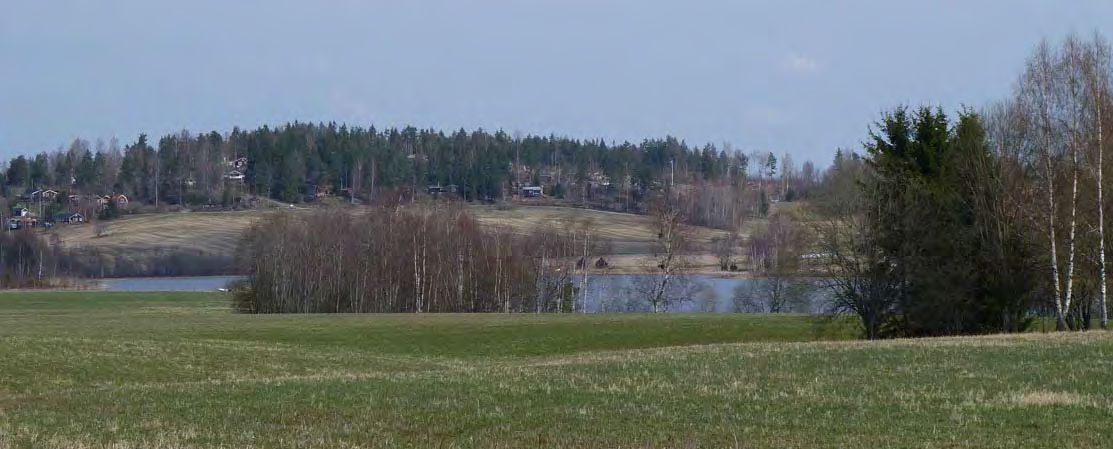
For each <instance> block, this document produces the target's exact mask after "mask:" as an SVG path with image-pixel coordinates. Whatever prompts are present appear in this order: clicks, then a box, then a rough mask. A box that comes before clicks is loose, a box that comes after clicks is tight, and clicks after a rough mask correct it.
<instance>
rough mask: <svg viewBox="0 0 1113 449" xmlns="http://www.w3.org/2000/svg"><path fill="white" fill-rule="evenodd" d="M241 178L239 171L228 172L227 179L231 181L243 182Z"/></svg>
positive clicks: (241, 173)
mask: <svg viewBox="0 0 1113 449" xmlns="http://www.w3.org/2000/svg"><path fill="white" fill-rule="evenodd" d="M243 178H244V176H243V172H241V171H239V170H232V171H230V172H228V179H231V180H233V181H243Z"/></svg>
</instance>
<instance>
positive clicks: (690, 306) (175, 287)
mask: <svg viewBox="0 0 1113 449" xmlns="http://www.w3.org/2000/svg"><path fill="white" fill-rule="evenodd" d="M640 278H641V276H638V275H608V276H588V288H587V296H588V298H587V303H588V307H587V309H588V311H589V312H593V313H607V312H628V311H637V310H638V306H637V305H636V304H635V303H636V302H637V301H631V300H632V299H635V298H636V297H637V296H638V293H637V290H638V289H637V287H636V285H637V283H638V281H639V279H640ZM240 279H243V278H242V277H240V276H205V277H181V278H126V279H103V280H101V281H100V284H101V285H103V286H104V287H105V288H106V289H108V290H110V291H130V292H156V291H175V292H183V291H186V292H215V291H218V290H220V289H222V288H225V287H226V286H227V285H228V283H229V282H232V281H236V280H240ZM685 280H686V281H687V282H686V284H687V286H688V287H687V288H686V290H687V291H688V292H689V294H690V296H691V297H692V300H691V301H688V302H686V303H683V304H680V305H679V306H677V307H674V310H673V311H675V312H719V313H729V312H734V311H735V310H736V306H735V303H734V301H733V299H732V298H733V297H734V295H735V290H736V289H746V288H749V287H752V285H753V282H754V280H752V279H734V278H717V277H712V276H695V275H693V276H686V277H685ZM576 285H579V279H578V278H577V279H576ZM823 296H824V292H823V291H821V290H819V291H816V293H814V294H813V295H812V298H811V300H810V301H809V303H810V304H811V305H810V306H806V307H805V309H809V310H807V311H813V312H814V311H815V309H816V306H815V304H817V303H819V302H820V301H821V300H822V298H823Z"/></svg>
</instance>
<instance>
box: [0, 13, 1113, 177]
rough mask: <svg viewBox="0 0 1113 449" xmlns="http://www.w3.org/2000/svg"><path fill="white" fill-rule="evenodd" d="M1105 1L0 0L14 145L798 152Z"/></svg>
mask: <svg viewBox="0 0 1113 449" xmlns="http://www.w3.org/2000/svg"><path fill="white" fill-rule="evenodd" d="M1111 17H1113V2H1108V1H1104V0H1069V1H1060V2H1052V1H1037V0H979V1H957V0H937V1H891V0H841V1H839V0H829V1H821V0H809V1H804V0H781V1H775V2H774V1H746V0H689V1H679V0H670V1H658V0H549V1H533V0H466V1H465V0H363V1H357V0H317V1H308V0H304V1H293V0H235V1H219V0H191V1H178V0H162V1H157V2H155V1H149V0H52V1H42V0H3V3H2V4H0V158H3V159H5V160H6V159H8V158H11V157H13V156H15V155H17V154H31V153H37V152H41V151H46V150H53V149H55V148H58V147H59V146H65V145H67V144H68V143H69V142H70V141H72V140H73V139H75V138H79V137H80V138H85V139H89V140H96V139H98V138H101V139H105V140H107V139H109V138H112V137H117V138H119V139H120V141H121V142H123V143H125V144H126V143H127V142H131V141H134V140H135V138H136V136H138V135H139V134H140V133H146V134H148V135H151V136H152V137H153V138H156V139H157V137H159V136H162V135H165V134H169V133H173V132H177V131H181V130H183V129H188V130H190V131H194V132H207V131H212V130H217V131H221V132H226V131H230V130H231V129H232V128H233V127H237V126H238V127H240V128H254V127H257V126H260V125H263V124H268V125H272V126H273V125H281V124H283V123H287V122H291V121H295V120H296V121H301V122H337V123H346V124H349V125H358V126H364V127H366V126H369V125H375V126H376V127H379V128H382V127H390V126H407V125H413V126H417V127H421V128H429V127H432V128H435V129H441V130H445V131H446V132H447V131H451V130H455V129H459V128H461V127H463V128H467V129H474V128H480V127H482V128H484V129H487V130H496V129H503V130H505V131H507V132H508V133H513V132H521V133H526V134H544V135H548V134H556V135H563V136H570V137H574V138H583V139H589V138H590V139H598V138H602V139H605V140H607V141H616V142H621V141H624V140H628V141H631V142H639V141H641V140H642V139H645V138H650V137H663V136H665V135H672V136H675V137H678V138H680V139H683V140H685V141H687V142H688V143H690V144H696V145H703V144H705V143H713V144H715V145H721V144H723V143H724V142H729V143H730V144H731V146H732V147H733V148H735V149H739V150H744V151H747V152H751V151H772V152H775V153H777V154H783V153H790V154H792V155H793V157H794V158H795V159H797V160H798V161H799V160H805V159H810V160H813V161H815V162H816V163H817V164H819V165H820V166H823V165H826V164H828V163H829V161H830V159H831V157H832V155H833V153H834V151H835V149H836V148H849V149H859V148H861V142H862V141H864V140H865V138H866V137H867V133H868V126H869V125H870V124H871V123H872V122H873V121H875V120H876V119H877V118H878V117H879V116H880V114H881V113H882V112H884V111H886V110H889V109H892V108H893V107H894V106H896V105H899V104H910V105H921V104H931V105H938V106H942V107H944V108H946V109H948V110H955V109H957V108H959V107H961V106H962V105H967V106H972V107H980V106H984V105H987V104H990V103H991V102H993V101H997V100H999V99H1002V98H1004V97H1006V96H1007V95H1009V92H1010V90H1011V89H1012V86H1013V84H1014V82H1015V80H1016V79H1017V77H1018V76H1019V74H1020V71H1021V69H1022V67H1023V65H1024V60H1025V58H1027V57H1028V55H1029V54H1030V52H1031V51H1032V49H1033V47H1034V46H1035V45H1036V44H1037V43H1038V42H1039V41H1040V40H1041V39H1044V38H1047V39H1050V40H1052V41H1058V40H1061V39H1063V38H1064V37H1065V36H1066V35H1067V34H1069V33H1071V32H1076V33H1079V34H1082V35H1085V36H1089V35H1090V34H1092V33H1094V32H1095V31H1096V32H1100V33H1102V34H1104V35H1105V36H1107V37H1110V38H1113V20H1109V18H1111Z"/></svg>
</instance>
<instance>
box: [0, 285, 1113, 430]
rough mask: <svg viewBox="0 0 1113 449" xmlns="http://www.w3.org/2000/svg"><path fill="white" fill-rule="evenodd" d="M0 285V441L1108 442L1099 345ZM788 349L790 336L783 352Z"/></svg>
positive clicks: (1085, 340) (1112, 390)
mask: <svg viewBox="0 0 1113 449" xmlns="http://www.w3.org/2000/svg"><path fill="white" fill-rule="evenodd" d="M224 299H225V297H223V296H218V295H207V294H147V293H142V294H116V293H35V294H0V447H35V448H38V447H59V448H61V447H66V448H68V447H121V448H126V447H134V448H149V447H150V448H157V447H174V448H177V447H284V448H285V447H322V448H326V447H327V448H333V447H407V446H408V447H557V446H560V447H971V448H984V447H1002V448H1006V447H1007V448H1014V447H1052V446H1055V447H1103V446H1104V447H1108V446H1109V445H1111V444H1113V426H1110V423H1111V422H1113V336H1111V335H1110V334H1105V333H1088V334H1062V335H1038V334H1032V335H1023V336H1014V337H988V338H967V339H941V340H922V341H894V342H883V343H868V342H854V341H840V342H830V341H828V342H801V341H804V340H812V339H816V338H824V339H833V338H835V339H837V338H843V337H846V336H848V335H849V333H850V332H852V331H850V330H827V331H825V332H824V333H817V332H816V331H815V327H814V326H813V324H812V323H811V322H809V320H808V319H807V318H804V317H759V316H715V315H705V316H695V315H691V316H588V317H583V316H573V317H553V316H545V317H536V316H509V317H507V316H495V315H484V316H436V315H432V316H420V317H415V316H240V315H233V314H230V313H228V312H227V311H226V308H225V304H224V302H223V301H224ZM793 341H796V342H793Z"/></svg>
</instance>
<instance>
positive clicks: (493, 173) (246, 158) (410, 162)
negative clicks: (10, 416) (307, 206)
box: [3, 123, 816, 207]
mask: <svg viewBox="0 0 1113 449" xmlns="http://www.w3.org/2000/svg"><path fill="white" fill-rule="evenodd" d="M752 159H753V157H747V156H746V155H744V154H742V153H740V152H736V151H732V150H731V149H730V148H716V147H715V146H713V145H705V146H702V147H695V146H690V145H688V144H687V143H685V142H684V141H681V140H678V139H676V138H673V137H666V138H661V139H647V140H645V141H643V142H641V143H638V144H632V143H622V144H607V143H605V142H603V141H602V140H578V139H572V138H565V137H556V136H548V137H543V136H520V135H513V136H512V135H510V134H507V133H506V132H502V131H499V132H494V133H492V132H487V131H483V130H477V131H470V132H469V131H466V130H462V129H461V130H459V131H456V132H452V133H445V132H442V131H436V130H420V129H416V128H413V127H408V128H404V129H396V128H391V129H384V130H378V129H375V128H374V127H372V128H357V127H348V126H343V125H336V124H305V123H292V124H288V125H285V126H282V127H278V128H271V127H266V126H264V127H262V128H259V129H255V130H252V131H245V130H240V129H235V130H233V131H232V132H230V133H219V132H210V133H206V134H192V133H190V132H185V131H183V132H181V133H179V134H175V135H169V136H165V137H162V138H161V139H158V141H157V142H155V141H153V140H152V139H149V138H148V137H147V136H145V135H141V136H139V138H138V139H136V141H134V142H130V143H127V144H123V145H121V144H120V143H118V142H115V141H113V142H108V143H105V142H100V141H98V142H96V143H90V142H88V141H85V140H75V141H74V142H72V143H71V144H70V145H69V147H68V148H59V149H58V150H56V151H54V152H48V153H42V154H38V155H35V156H33V157H31V158H27V157H24V156H20V157H17V158H15V159H13V160H11V161H10V162H9V163H8V167H7V169H6V170H4V171H3V178H4V179H3V184H4V185H5V186H6V187H7V196H8V198H13V197H19V196H21V195H25V194H26V193H28V192H31V191H33V190H35V189H45V188H51V189H54V190H56V191H58V192H59V193H66V194H68V195H75V194H76V195H77V196H79V197H88V196H90V195H93V194H99V195H106V194H111V193H115V194H124V195H127V196H128V197H129V198H130V202H131V204H132V207H135V206H136V205H139V204H154V203H156V201H157V202H159V203H161V204H178V203H181V204H190V205H199V204H218V203H224V204H225V205H228V203H230V202H233V201H236V200H237V199H238V198H241V197H242V196H243V195H245V194H250V195H257V196H267V197H271V198H274V199H276V200H280V201H284V202H302V201H305V200H307V199H308V198H313V197H315V196H316V195H318V194H321V195H323V194H326V193H331V194H334V195H341V194H343V195H345V196H349V195H354V196H355V197H357V198H368V197H371V196H373V195H374V194H375V193H377V192H391V193H397V194H399V195H402V196H407V197H408V194H410V193H411V192H419V193H427V192H428V189H429V187H430V186H442V187H448V186H452V187H454V189H453V190H455V192H457V193H458V195H459V196H461V197H462V198H463V199H466V200H485V199H499V198H502V197H504V196H505V195H507V194H508V193H509V192H512V191H514V188H515V187H516V186H525V185H542V186H544V187H545V193H546V195H553V196H564V195H565V194H569V195H575V196H576V198H577V199H585V200H586V199H587V197H589V196H592V195H595V194H596V193H595V192H610V193H611V194H615V193H618V192H621V193H620V194H621V195H625V196H626V197H627V199H626V202H627V203H629V202H630V200H629V197H630V196H631V195H636V194H637V193H638V192H643V191H644V190H646V189H648V188H650V187H651V186H653V185H654V184H655V183H656V182H659V181H667V182H676V183H687V184H696V183H703V184H709V185H718V186H733V187H734V188H736V189H738V188H741V187H744V185H745V182H746V181H745V180H746V176H747V170H748V169H751V170H754V169H756V173H757V175H758V177H761V176H763V174H768V175H769V176H772V172H775V171H776V158H775V157H774V156H773V155H772V154H770V153H765V155H764V156H761V161H760V163H758V164H755V163H754V161H753V160H752ZM782 159H785V158H784V157H782ZM782 166H783V167H784V169H785V171H789V170H795V168H794V167H793V166H791V162H790V161H787V160H782ZM802 174H803V177H804V178H806V179H814V178H815V177H816V175H815V173H814V167H812V166H811V164H810V163H808V164H805V165H804V167H803V173H802ZM751 177H752V176H751ZM784 187H785V188H788V187H789V186H787V183H786V185H785V186H784ZM783 190H784V189H782V193H783ZM616 202H617V201H616Z"/></svg>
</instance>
